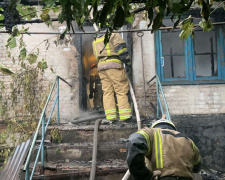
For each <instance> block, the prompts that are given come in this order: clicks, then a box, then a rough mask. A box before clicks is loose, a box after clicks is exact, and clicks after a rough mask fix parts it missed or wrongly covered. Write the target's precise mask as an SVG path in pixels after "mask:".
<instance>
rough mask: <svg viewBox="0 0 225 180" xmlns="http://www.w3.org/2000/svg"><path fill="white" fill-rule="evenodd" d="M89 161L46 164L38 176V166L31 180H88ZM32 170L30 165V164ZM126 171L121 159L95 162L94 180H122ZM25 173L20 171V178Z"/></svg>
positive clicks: (22, 177) (124, 162)
mask: <svg viewBox="0 0 225 180" xmlns="http://www.w3.org/2000/svg"><path fill="white" fill-rule="evenodd" d="M91 166H92V162H91V161H73V162H58V163H55V162H48V163H46V164H45V171H44V174H42V175H41V174H40V164H39V166H38V167H36V171H35V174H34V177H33V179H57V180H59V179H60V180H66V179H70V180H86V179H87V180H88V179H89V176H90V172H91ZM31 169H32V164H31ZM126 171H127V164H126V161H124V160H121V159H108V160H105V161H101V162H100V161H97V164H96V178H95V179H96V180H103V179H104V180H105V179H107V180H115V179H122V177H123V176H124V174H125V173H126ZM24 176H25V172H23V171H22V170H21V173H20V177H21V179H25V177H24Z"/></svg>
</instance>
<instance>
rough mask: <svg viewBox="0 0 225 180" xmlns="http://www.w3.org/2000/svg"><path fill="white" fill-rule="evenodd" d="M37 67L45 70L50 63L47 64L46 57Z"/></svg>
mask: <svg viewBox="0 0 225 180" xmlns="http://www.w3.org/2000/svg"><path fill="white" fill-rule="evenodd" d="M37 67H38V68H39V69H41V70H45V69H47V68H48V65H47V63H46V61H45V60H44V59H42V61H40V62H38V65H37Z"/></svg>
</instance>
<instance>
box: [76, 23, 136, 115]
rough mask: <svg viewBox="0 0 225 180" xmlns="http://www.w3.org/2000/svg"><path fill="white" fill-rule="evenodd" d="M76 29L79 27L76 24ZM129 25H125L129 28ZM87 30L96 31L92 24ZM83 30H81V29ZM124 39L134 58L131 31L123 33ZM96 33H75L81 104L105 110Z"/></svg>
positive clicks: (82, 107)
mask: <svg viewBox="0 0 225 180" xmlns="http://www.w3.org/2000/svg"><path fill="white" fill-rule="evenodd" d="M74 27H75V28H74V29H75V31H79V29H78V28H77V27H76V26H74ZM127 29H128V25H124V26H123V30H127ZM84 31H85V32H94V31H95V30H94V28H93V26H92V25H86V26H84ZM80 32H81V31H80ZM122 36H123V39H124V40H125V42H126V43H127V48H128V51H129V53H130V57H131V60H132V56H131V54H132V52H131V50H132V35H131V33H127V32H124V33H122ZM94 37H95V34H90V33H82V32H81V33H80V34H77V35H74V38H73V40H74V44H75V46H76V48H77V50H78V52H79V57H78V59H79V62H78V66H79V67H78V69H79V82H80V83H79V104H80V108H81V109H84V110H91V111H92V110H103V101H102V96H103V92H102V85H101V81H100V78H99V76H98V72H97V63H98V61H97V59H96V58H95V56H94V54H93V49H92V41H93V40H94Z"/></svg>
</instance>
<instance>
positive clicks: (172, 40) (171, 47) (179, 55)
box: [161, 31, 185, 78]
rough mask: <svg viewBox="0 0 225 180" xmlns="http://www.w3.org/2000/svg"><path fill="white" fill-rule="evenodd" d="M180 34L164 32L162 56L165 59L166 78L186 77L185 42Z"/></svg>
mask: <svg viewBox="0 0 225 180" xmlns="http://www.w3.org/2000/svg"><path fill="white" fill-rule="evenodd" d="M179 33H180V32H174V31H172V32H170V33H167V32H162V35H161V38H162V55H163V58H164V78H181V77H185V56H184V41H181V40H180V38H179Z"/></svg>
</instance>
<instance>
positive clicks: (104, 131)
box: [47, 123, 137, 143]
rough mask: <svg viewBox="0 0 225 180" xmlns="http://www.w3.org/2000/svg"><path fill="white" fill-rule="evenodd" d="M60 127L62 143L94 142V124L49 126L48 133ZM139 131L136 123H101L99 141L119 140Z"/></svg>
mask: <svg viewBox="0 0 225 180" xmlns="http://www.w3.org/2000/svg"><path fill="white" fill-rule="evenodd" d="M54 128H55V129H56V128H57V129H59V132H60V133H61V134H62V141H61V143H80V142H93V134H94V124H85V123H81V124H78V125H74V124H72V123H67V124H60V125H59V126H57V125H52V126H49V128H48V131H47V134H48V135H50V132H51V130H52V129H54ZM136 131H137V125H136V124H134V123H133V124H127V125H124V126H123V127H121V125H120V124H117V125H110V124H101V125H100V127H99V131H98V141H99V142H109V141H118V140H119V139H120V138H128V137H129V135H130V134H131V133H134V132H136Z"/></svg>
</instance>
